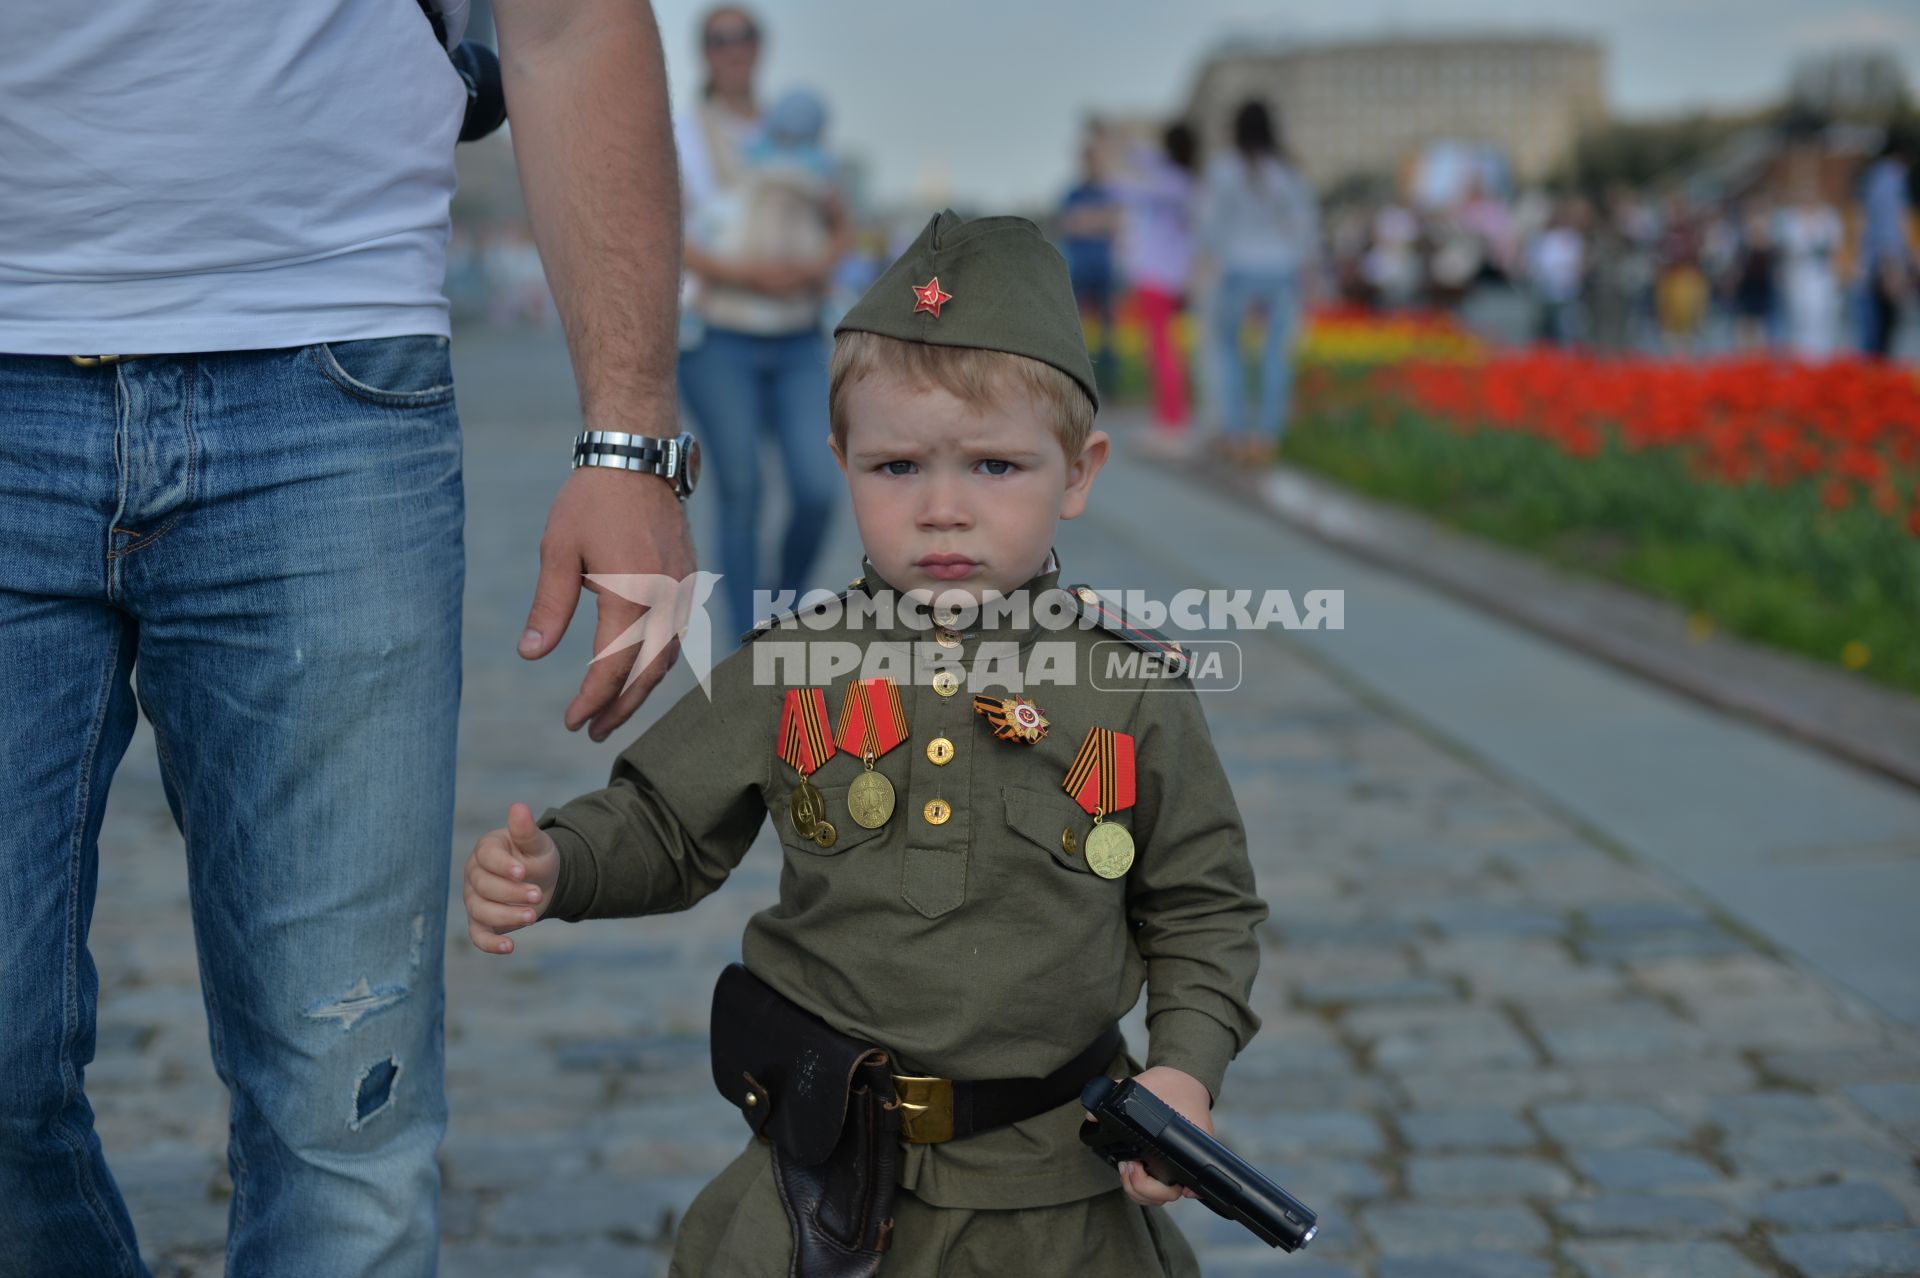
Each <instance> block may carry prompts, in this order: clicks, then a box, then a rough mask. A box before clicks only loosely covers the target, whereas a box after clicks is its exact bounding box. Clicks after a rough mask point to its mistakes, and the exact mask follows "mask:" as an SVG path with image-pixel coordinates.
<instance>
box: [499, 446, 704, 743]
mask: <svg viewBox="0 0 1920 1278" xmlns="http://www.w3.org/2000/svg"><path fill="white" fill-rule="evenodd" d="M670 424H671V422H670V421H669V422H667V423H663V425H670ZM657 429H658V428H657V427H656V430H657ZM643 433H644V432H643ZM665 433H666V434H669V435H671V434H672V433H673V432H672V431H667V432H665ZM693 569H694V562H693V539H692V537H691V536H690V535H689V534H688V532H687V519H686V513H685V511H684V510H682V508H681V505H680V499H679V498H678V497H676V496H674V493H673V486H672V485H671V484H668V483H667V482H665V481H664V480H662V479H661V478H660V477H659V476H657V475H646V474H639V473H636V472H633V471H625V470H613V469H610V468H605V467H597V466H582V467H580V468H579V469H578V470H575V471H574V472H573V474H572V475H570V476H568V477H567V482H566V484H565V485H564V486H563V487H562V488H561V489H560V495H559V496H558V497H555V498H554V499H553V509H552V510H550V511H549V512H548V513H547V530H546V532H545V533H544V534H543V535H542V536H541V538H540V579H539V581H538V582H536V583H535V585H534V588H533V609H532V611H531V612H530V613H528V615H527V628H526V631H525V632H524V633H523V634H522V635H521V636H520V655H521V656H523V657H525V658H527V659H528V660H529V661H534V660H538V659H539V658H541V657H544V656H546V655H547V654H548V653H549V652H552V651H553V649H554V647H555V645H557V644H558V643H559V642H560V637H561V636H562V635H564V634H565V633H566V632H567V623H568V622H570V621H571V620H572V619H573V612H574V609H575V608H576V607H578V606H579V603H580V589H581V587H582V586H585V587H586V588H587V589H589V590H591V591H593V592H594V593H595V594H596V595H598V596H599V597H600V619H599V622H598V623H597V624H596V626H595V627H594V635H593V650H594V652H595V653H596V654H597V653H600V652H604V651H606V649H607V646H608V645H609V644H611V643H612V642H613V641H614V640H615V639H617V638H619V637H620V635H621V633H622V632H624V631H625V630H626V629H627V627H629V626H631V625H632V624H633V623H634V622H635V621H637V620H638V619H639V618H640V615H641V613H642V611H643V609H642V608H641V607H640V605H638V604H636V603H632V602H631V601H629V600H626V599H622V598H620V597H619V596H618V595H616V594H613V593H611V592H606V591H602V590H600V589H599V587H597V586H595V585H594V584H593V583H592V582H590V581H587V580H586V574H587V573H590V572H591V573H660V574H662V575H664V576H668V577H672V578H674V579H675V580H679V579H680V578H683V577H686V576H688V575H689V574H690V573H692V572H693ZM639 655H640V647H639V645H638V644H635V645H633V646H632V647H630V648H628V649H625V650H623V651H621V652H619V653H614V654H611V655H609V656H608V657H607V659H606V660H604V661H596V662H594V663H593V664H592V665H590V666H589V667H587V673H586V676H585V677H584V678H582V679H581V681H580V691H579V692H578V693H577V694H575V696H574V698H573V701H572V702H571V703H569V704H568V706H567V710H566V716H565V722H566V725H567V731H568V732H573V731H575V730H577V729H578V728H579V727H580V725H581V724H583V723H585V724H588V728H587V735H588V736H590V737H592V738H593V739H594V740H595V741H605V740H606V739H607V736H608V734H609V733H611V732H612V731H613V730H614V729H615V728H617V727H619V726H620V725H621V724H623V723H625V722H626V721H627V718H628V716H630V715H631V714H632V713H633V712H634V710H635V708H636V707H638V706H639V704H640V703H641V702H642V701H644V700H646V697H647V694H648V693H649V692H652V691H653V688H654V685H655V684H657V683H659V682H660V679H661V677H662V676H663V675H665V674H666V672H667V671H668V670H669V669H671V668H672V666H673V663H674V661H675V660H677V659H678V657H679V655H680V645H679V642H678V641H677V640H676V641H675V642H673V643H670V644H668V645H667V646H666V648H665V649H664V652H663V656H662V658H661V659H658V660H655V661H654V662H653V664H652V665H650V666H649V667H647V669H646V670H644V671H642V672H641V674H640V677H639V678H638V679H637V680H635V681H634V684H633V686H632V687H630V688H628V689H627V690H626V692H625V693H622V692H621V691H620V689H621V688H622V687H623V686H624V685H625V683H626V679H627V675H628V673H629V672H630V671H631V670H632V669H633V663H634V661H635V660H637V659H638V657H639Z"/></svg>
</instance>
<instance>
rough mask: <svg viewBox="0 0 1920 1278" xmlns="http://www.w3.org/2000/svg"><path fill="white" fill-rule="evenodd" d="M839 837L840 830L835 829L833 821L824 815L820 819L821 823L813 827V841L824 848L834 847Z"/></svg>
mask: <svg viewBox="0 0 1920 1278" xmlns="http://www.w3.org/2000/svg"><path fill="white" fill-rule="evenodd" d="M839 837H840V831H838V830H836V829H834V828H833V822H831V821H829V820H827V819H826V818H824V817H822V818H821V819H820V822H819V824H817V825H815V826H814V827H813V841H814V842H815V843H818V844H819V845H820V846H821V847H823V848H830V847H832V846H833V841H834V840H835V839H837V838H839Z"/></svg>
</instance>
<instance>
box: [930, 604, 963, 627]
mask: <svg viewBox="0 0 1920 1278" xmlns="http://www.w3.org/2000/svg"><path fill="white" fill-rule="evenodd" d="M933 619H934V620H935V621H937V622H939V623H940V624H941V625H943V626H951V625H952V624H953V623H954V622H956V621H958V620H960V610H959V609H958V608H936V609H935V610H934V613H933Z"/></svg>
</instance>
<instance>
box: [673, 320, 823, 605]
mask: <svg viewBox="0 0 1920 1278" xmlns="http://www.w3.org/2000/svg"><path fill="white" fill-rule="evenodd" d="M827 354H828V349H827V342H826V338H825V336H824V335H823V334H821V333H820V332H818V331H808V332H805V333H792V334H783V335H780V336H776V337H762V336H760V335H758V334H755V333H739V332H734V331H732V330H729V329H723V328H709V329H707V330H706V336H705V339H704V340H703V341H701V343H700V344H699V345H698V346H695V347H693V348H692V349H690V350H685V351H682V352H681V353H680V393H681V394H682V395H684V396H686V400H687V407H688V408H690V409H692V410H693V416H694V421H695V424H696V425H697V426H698V427H699V429H700V448H701V459H700V475H701V478H702V480H703V481H704V484H710V485H712V486H713V488H714V489H715V490H717V491H718V493H719V498H720V512H719V515H720V571H721V573H722V574H723V580H722V582H721V589H722V591H723V592H724V593H725V595H726V597H727V604H728V607H729V609H730V610H731V612H732V614H733V628H734V633H735V634H736V635H737V634H743V633H745V632H746V631H748V630H750V629H752V627H753V623H754V622H755V621H757V620H759V618H758V617H757V616H755V615H754V608H753V592H754V589H755V588H756V587H760V588H769V587H770V588H772V589H775V590H792V591H796V592H797V591H800V590H803V589H805V588H806V586H807V576H808V574H809V573H810V572H811V571H812V570H813V565H814V561H815V560H816V559H818V558H819V556H820V548H821V546H822V545H823V544H824V543H825V541H826V538H827V533H828V532H829V531H830V530H831V528H832V526H833V519H834V515H835V513H836V512H837V511H838V510H839V509H840V507H841V506H842V505H843V504H844V493H845V488H844V486H843V485H844V481H843V479H842V477H841V474H840V467H839V466H838V465H837V464H836V463H835V462H834V460H833V452H832V449H831V448H829V446H828V444H827V434H828V418H827ZM763 429H771V430H772V431H773V434H774V437H775V438H776V439H777V440H778V441H779V444H780V455H781V458H782V460H783V461H784V462H785V465H786V477H787V495H788V498H789V504H790V510H791V514H790V515H789V517H788V522H787V530H786V535H785V536H784V537H783V538H782V539H781V543H780V575H779V577H778V578H777V579H775V580H774V581H773V582H771V583H769V582H766V581H763V580H762V579H761V577H760V509H761V505H762V503H763V502H764V501H765V493H764V489H763V487H762V485H761V476H760V436H761V432H762V430H763ZM704 484H703V488H702V491H705V487H704Z"/></svg>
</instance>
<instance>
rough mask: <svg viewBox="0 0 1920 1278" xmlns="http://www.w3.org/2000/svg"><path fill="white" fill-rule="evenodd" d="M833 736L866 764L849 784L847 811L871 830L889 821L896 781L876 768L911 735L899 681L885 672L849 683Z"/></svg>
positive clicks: (848, 751)
mask: <svg viewBox="0 0 1920 1278" xmlns="http://www.w3.org/2000/svg"><path fill="white" fill-rule="evenodd" d="M833 736H834V740H835V741H837V742H839V745H840V748H841V749H842V750H845V751H846V752H847V753H848V754H857V755H859V756H860V761H861V762H862V763H864V764H865V765H866V770H865V771H864V772H862V773H861V774H860V775H859V776H857V777H855V778H854V779H853V784H852V785H850V786H848V787H847V811H848V812H850V813H852V814H853V819H854V820H855V821H858V822H859V823H860V824H861V825H863V826H865V827H866V828H867V829H869V830H871V829H874V828H876V827H878V826H882V825H885V824H886V822H887V818H888V817H890V816H892V815H893V799H894V795H893V782H891V781H889V780H887V779H886V778H885V777H884V776H881V775H880V774H879V773H878V772H875V771H874V770H873V761H874V760H875V759H877V758H879V757H880V756H881V755H883V754H885V753H886V752H887V751H889V750H891V749H893V748H894V747H895V746H897V745H899V744H900V743H901V742H902V741H905V740H906V739H907V711H906V707H905V706H903V705H901V704H900V687H899V685H898V684H896V683H894V681H893V680H892V679H889V678H887V677H886V676H885V675H880V676H878V677H876V678H872V679H856V680H855V681H853V682H852V683H849V684H848V685H847V694H846V697H845V699H844V700H842V701H841V702H840V720H839V722H838V724H836V725H835V727H834V731H833Z"/></svg>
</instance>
